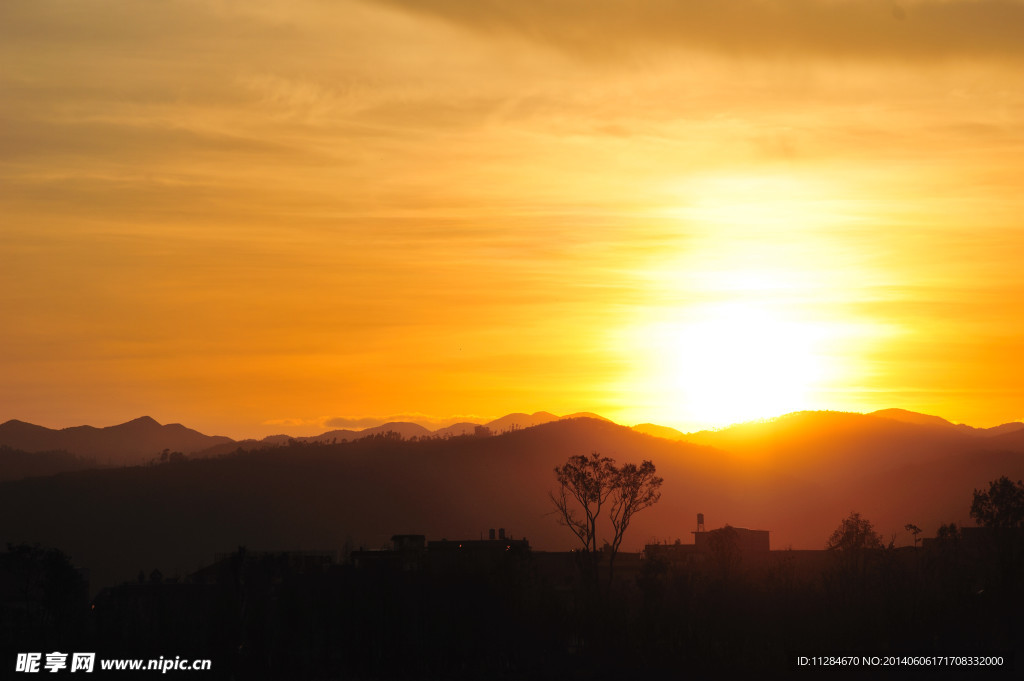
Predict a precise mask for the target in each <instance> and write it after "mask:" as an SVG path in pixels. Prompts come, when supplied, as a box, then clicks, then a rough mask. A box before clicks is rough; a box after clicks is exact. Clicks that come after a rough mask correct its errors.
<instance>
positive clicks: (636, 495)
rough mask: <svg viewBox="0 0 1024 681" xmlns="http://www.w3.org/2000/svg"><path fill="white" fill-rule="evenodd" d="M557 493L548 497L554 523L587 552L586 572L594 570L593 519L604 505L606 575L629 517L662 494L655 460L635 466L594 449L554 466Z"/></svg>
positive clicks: (610, 570)
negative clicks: (608, 532)
mask: <svg viewBox="0 0 1024 681" xmlns="http://www.w3.org/2000/svg"><path fill="white" fill-rule="evenodd" d="M555 477H556V479H557V480H558V492H557V493H551V494H550V497H551V501H552V502H553V503H554V505H555V509H556V511H557V513H558V516H559V522H561V523H562V524H563V525H565V526H567V527H568V528H569V529H570V530H572V532H573V534H575V535H576V538H577V539H579V540H580V543H581V544H582V545H583V552H584V553H585V554H587V556H586V558H585V561H586V562H587V565H588V567H589V570H590V571H593V570H596V560H597V556H598V546H597V542H598V536H597V520H598V517H599V516H600V515H601V510H602V509H603V508H604V507H605V505H606V504H607V505H609V506H610V510H609V512H608V515H609V517H610V520H611V524H612V541H611V543H610V544H607V547H608V579H609V583H610V582H611V579H612V577H613V576H614V569H615V556H616V555H617V554H618V552H619V548H620V547H621V546H622V540H623V538H624V537H625V534H626V530H627V529H628V528H629V524H630V521H631V520H632V519H633V516H634V515H635V514H636V513H638V512H640V511H642V510H643V509H645V508H647V507H649V506H651V505H653V504H655V503H657V502H658V500H659V499H660V498H661V491H660V488H661V483H662V482H663V479H662V478H660V477H658V476H657V475H655V467H654V464H653V463H651V462H650V461H644V462H642V463H641V464H640V465H639V466H638V465H637V464H634V463H626V464H623V465H622V466H621V467H618V466H616V465H615V460H614V459H611V458H609V457H607V456H601V455H600V454H598V453H597V452H594V453H592V454H591V455H590V456H589V457H588V456H584V455H583V454H577V455H575V456H571V457H569V460H568V461H566V462H565V463H564V464H563V465H561V466H556V467H555Z"/></svg>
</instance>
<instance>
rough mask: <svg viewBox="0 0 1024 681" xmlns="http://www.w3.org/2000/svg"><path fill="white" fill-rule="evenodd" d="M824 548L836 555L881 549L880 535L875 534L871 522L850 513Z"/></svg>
mask: <svg viewBox="0 0 1024 681" xmlns="http://www.w3.org/2000/svg"><path fill="white" fill-rule="evenodd" d="M825 548H826V549H828V550H830V551H835V552H836V553H855V552H859V551H863V550H864V549H880V548H882V535H880V534H878V533H877V532H875V528H874V527H873V526H872V525H871V521H870V520H868V519H867V518H862V517H861V515H860V513H857V512H856V511H854V512H851V513H850V515H849V516H847V517H846V518H843V521H842V522H841V523H840V524H839V527H837V528H836V530H835V532H833V533H832V536H831V537H829V539H828V542H827V543H826V544H825Z"/></svg>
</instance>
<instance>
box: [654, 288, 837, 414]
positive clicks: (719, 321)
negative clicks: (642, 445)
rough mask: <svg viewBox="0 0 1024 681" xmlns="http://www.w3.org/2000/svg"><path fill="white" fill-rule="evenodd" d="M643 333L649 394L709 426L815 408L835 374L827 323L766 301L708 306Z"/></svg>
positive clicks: (666, 405)
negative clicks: (808, 319)
mask: <svg viewBox="0 0 1024 681" xmlns="http://www.w3.org/2000/svg"><path fill="white" fill-rule="evenodd" d="M643 334H644V339H643V340H642V341H641V342H642V343H643V345H644V346H645V349H646V352H647V354H646V357H647V358H648V359H647V360H646V366H645V371H646V372H647V378H646V380H645V382H646V384H647V386H648V388H647V389H648V391H649V393H650V394H651V395H652V396H656V399H657V400H658V402H659V403H660V404H661V405H663V406H664V407H665V408H668V409H671V410H672V411H673V412H675V413H676V414H677V415H679V417H682V418H684V419H685V420H686V421H688V422H692V423H699V424H703V425H704V426H705V427H706V426H722V425H727V424H730V423H736V422H740V421H749V420H753V419H759V418H765V417H770V416H775V415H778V414H782V413H786V412H790V411H796V410H799V409H807V408H812V405H813V401H814V400H813V398H814V394H815V393H816V391H817V390H818V389H819V388H820V387H821V386H822V384H823V383H824V382H825V380H826V378H827V374H828V373H829V366H828V360H827V358H826V356H825V355H824V353H823V346H824V341H825V340H826V339H827V337H828V336H829V334H830V332H829V329H828V327H827V326H823V325H820V324H814V323H810V322H802V321H799V320H795V319H790V318H787V317H786V315H785V314H784V313H783V312H782V311H780V310H777V309H772V308H771V307H770V306H768V305H766V304H757V303H750V302H722V303H713V304H706V305H701V306H697V307H695V308H691V309H690V310H689V311H688V312H687V313H686V315H685V318H684V320H683V321H680V322H676V323H657V324H653V325H649V326H647V327H646V328H645V329H644V331H643Z"/></svg>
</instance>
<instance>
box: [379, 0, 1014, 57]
mask: <svg viewBox="0 0 1024 681" xmlns="http://www.w3.org/2000/svg"><path fill="white" fill-rule="evenodd" d="M374 2H386V3H388V4H391V5H394V6H396V7H401V8H402V9H404V10H407V11H409V12H416V13H420V14H426V15H430V16H434V17H437V18H439V19H443V20H446V21H451V22H454V23H457V24H459V25H461V26H464V27H466V28H469V29H472V30H476V31H482V32H487V33H490V34H495V35H509V36H516V37H519V38H522V39H525V40H529V41H534V42H538V43H543V44H546V45H550V46H552V47H554V48H557V49H560V50H565V51H569V52H574V53H578V54H581V55H584V56H587V57H589V58H596V59H607V58H609V57H622V56H628V55H629V54H630V53H637V52H642V51H647V50H649V49H650V48H651V47H652V45H653V46H660V47H670V48H674V49H684V50H686V49H690V50H708V51H714V52H724V53H728V54H733V55H738V56H754V57H767V56H786V55H792V56H806V55H822V56H831V57H858V58H863V59H871V60H875V59H879V58H891V57H899V58H936V57H949V56H977V57H996V58H1001V57H1008V58H1012V59H1020V58H1021V57H1022V56H1024V41H1021V40H1020V27H1021V26H1022V25H1024V5H1022V4H1021V3H1020V2H1015V1H1012V0H909V1H907V2H898V1H897V0H687V1H686V2H679V1H678V0H644V1H643V2H628V3H626V2H619V1H618V0H590V1H589V2H585V3H582V2H578V1H576V0H552V1H549V2H519V1H518V0H374Z"/></svg>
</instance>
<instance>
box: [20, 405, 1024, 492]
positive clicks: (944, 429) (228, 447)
mask: <svg viewBox="0 0 1024 681" xmlns="http://www.w3.org/2000/svg"><path fill="white" fill-rule="evenodd" d="M809 415H816V416H809ZM580 418H589V419H596V420H599V421H605V422H608V423H612V422H611V421H610V420H609V419H606V418H604V417H601V416H598V415H597V414H592V413H589V412H577V413H573V414H569V415H567V416H558V415H556V414H553V413H551V412H546V411H538V412H534V413H532V414H527V413H524V412H516V413H512V414H507V415H505V416H502V417H500V418H497V419H494V420H491V421H487V422H484V423H474V422H468V421H467V422H462V423H457V424H454V425H451V426H446V427H443V428H438V429H435V430H430V429H429V428H426V427H425V426H423V425H421V424H418V423H410V422H391V423H384V424H381V425H379V426H374V427H371V428H365V429H362V430H349V429H338V430H330V431H326V432H324V433H321V434H320V435H313V436H307V437H292V436H289V435H285V434H281V435H271V436H268V437H265V438H263V439H262V440H255V439H246V440H233V439H231V438H229V437H224V436H210V435H205V434H203V433H200V432H198V431H196V430H192V429H190V428H186V427H185V426H183V425H181V424H179V423H173V424H166V425H161V424H160V423H158V422H157V421H156V420H155V419H153V418H151V417H149V416H143V417H140V418H137V419H134V420H132V421H128V422H127V423H122V424H119V425H115V426H108V427H105V428H95V427H93V426H75V427H71V428H63V429H60V430H55V429H51V428H46V427H43V426H38V425H34V424H31V423H26V422H24V421H18V420H14V419H12V420H10V421H7V422H6V423H3V424H0V446H6V447H9V448H11V449H13V450H18V451H22V452H27V453H31V452H59V451H63V452H68V453H69V454H72V455H74V456H76V457H80V458H83V459H89V460H92V461H94V462H95V463H96V464H97V465H100V466H110V465H138V464H144V463H149V462H152V461H154V460H155V459H157V458H158V457H159V455H160V452H162V451H163V450H165V449H168V450H171V451H180V452H183V453H184V454H186V455H192V456H201V457H205V456H217V455H222V454H227V453H230V452H233V451H235V450H236V449H239V448H241V449H264V448H268V447H280V446H286V445H288V444H289V443H290V442H298V443H318V444H334V443H341V442H346V441H354V440H359V439H362V438H366V437H372V436H375V435H381V434H387V433H397V434H398V436H400V437H401V439H403V440H410V439H413V438H415V439H427V438H442V439H444V438H451V437H461V436H471V435H476V434H479V433H480V432H486V433H489V434H491V435H500V434H503V433H508V432H514V431H517V430H522V429H526V428H534V427H537V426H540V425H544V424H548V423H554V422H559V421H566V420H572V419H580ZM811 421H813V422H814V425H813V427H810V430H807V431H806V432H804V433H803V435H802V437H805V439H806V437H811V431H813V430H814V429H815V428H824V429H825V430H826V431H829V432H830V433H831V432H832V431H833V430H834V429H836V428H838V429H839V430H840V431H851V432H852V431H864V429H865V428H867V429H868V430H871V429H876V430H877V429H878V428H880V429H881V430H879V431H878V432H883V431H884V432H889V431H891V430H892V429H891V428H889V430H888V431H887V430H886V427H885V426H884V424H886V423H889V424H897V423H898V424H902V425H904V426H911V427H915V428H923V429H925V430H926V431H928V432H929V433H931V434H932V436H935V437H939V439H942V440H943V441H945V439H946V435H950V436H953V437H954V438H955V437H964V438H971V439H973V438H983V439H991V441H992V442H991V444H992V445H993V446H995V445H998V444H999V443H1003V444H1004V445H1005V446H1007V447H1010V448H1016V446H1017V445H1018V443H1019V442H1020V441H1022V440H1024V423H1006V424H1003V425H1000V426H996V427H993V428H974V427H972V426H968V425H964V424H954V423H951V422H950V421H947V420H946V419H943V418H941V417H938V416H931V415H928V414H920V413H917V412H912V411H907V410H905V409H882V410H879V411H875V412H871V413H870V414H856V413H848V412H794V413H792V414H785V415H783V416H779V417H777V418H774V419H768V420H767V421H764V422H750V423H742V424H736V425H733V426H729V427H727V428H723V429H720V430H714V431H699V432H695V433H683V432H681V431H679V430H676V429H675V428H670V427H667V426H661V425H657V424H653V423H641V424H638V425H636V426H633V428H632V430H634V431H635V432H638V433H643V434H646V435H649V436H653V437H656V438H663V439H667V440H674V441H685V442H692V443H695V444H702V445H708V446H713V447H717V448H721V449H727V450H736V451H746V450H748V449H750V448H751V447H753V448H757V449H759V450H764V449H765V447H766V444H765V437H766V434H769V433H774V434H773V435H770V436H768V440H771V441H775V440H777V439H778V437H779V433H786V432H789V431H791V430H792V429H793V428H798V429H799V428H804V427H808V424H810V423H811ZM825 422H828V424H829V425H827V426H826V425H823V424H824V423H825ZM801 424H802V425H801ZM879 424H882V425H879ZM482 428H486V429H487V430H485V431H484V430H482ZM478 429H481V430H478ZM864 432H866V431H864ZM893 432H895V431H893ZM900 433H902V434H900V435H899V436H898V437H900V438H902V437H909V435H906V434H905V433H904V432H903V431H900ZM940 433H941V434H942V435H941V436H940V435H937V434H940ZM919 435H922V434H920V433H919ZM889 436H892V437H896V436H895V435H891V434H890V435H878V437H877V438H876V440H877V439H879V438H882V439H884V438H885V437H889ZM786 437H788V435H787V436H786ZM922 437H924V441H926V440H928V437H931V436H924V435H922ZM864 438H865V436H864V434H863V433H860V434H855V435H854V436H852V439H850V440H849V442H861V443H863V442H865V439H864ZM811 440H814V438H813V437H811ZM807 446H810V445H807ZM794 447H795V450H801V449H806V447H804V446H802V445H801V446H795V445H794ZM944 447H945V445H942V446H941V447H940V449H942V448H944ZM768 449H772V445H770V444H769V445H768ZM791 449H793V448H791ZM795 450H794V451H795ZM79 467H80V466H79ZM47 470H49V469H47ZM69 470H70V469H69ZM0 477H3V476H0Z"/></svg>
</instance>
